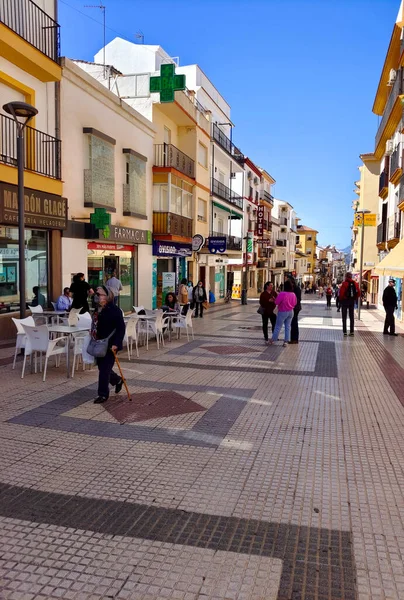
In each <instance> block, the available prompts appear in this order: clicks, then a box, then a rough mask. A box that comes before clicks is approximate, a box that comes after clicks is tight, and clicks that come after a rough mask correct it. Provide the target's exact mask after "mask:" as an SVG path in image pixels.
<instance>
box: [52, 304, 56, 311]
mask: <svg viewBox="0 0 404 600" xmlns="http://www.w3.org/2000/svg"><path fill="white" fill-rule="evenodd" d="M51 304H52V306H53V310H56V302H51Z"/></svg>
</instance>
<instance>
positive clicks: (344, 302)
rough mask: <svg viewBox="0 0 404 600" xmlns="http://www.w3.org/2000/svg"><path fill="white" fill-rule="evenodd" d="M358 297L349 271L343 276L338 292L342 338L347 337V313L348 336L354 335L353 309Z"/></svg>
mask: <svg viewBox="0 0 404 600" xmlns="http://www.w3.org/2000/svg"><path fill="white" fill-rule="evenodd" d="M359 296H360V289H359V285H358V284H357V283H356V281H354V280H353V279H352V273H350V272H349V271H348V272H347V273H346V275H345V281H344V283H343V284H342V285H341V288H340V291H339V300H340V302H341V308H342V330H343V332H344V336H347V335H348V333H347V327H346V325H347V323H346V322H347V316H348V313H349V335H354V319H355V314H354V309H355V303H356V302H357V300H358V298H359Z"/></svg>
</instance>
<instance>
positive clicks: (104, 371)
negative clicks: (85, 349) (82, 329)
mask: <svg viewBox="0 0 404 600" xmlns="http://www.w3.org/2000/svg"><path fill="white" fill-rule="evenodd" d="M94 301H95V303H96V310H95V311H94V314H93V318H92V321H91V337H92V338H93V339H95V340H105V339H107V338H108V350H107V353H106V355H105V356H103V357H102V358H97V359H96V360H97V366H98V396H97V398H96V399H95V400H94V404H102V403H103V402H106V401H107V400H108V398H109V386H110V385H114V386H115V393H116V394H119V392H120V391H121V389H122V385H123V380H122V377H120V376H119V375H118V374H117V373H115V371H114V370H113V367H114V363H115V355H114V352H118V350H122V343H123V338H124V336H125V322H124V320H123V314H122V311H121V309H120V308H119V307H118V306H116V305H115V304H114V294H113V293H112V291H111V290H110V289H109V288H107V286H105V285H102V286H100V287H98V288H97V293H96V295H95V296H94ZM113 351H114V352H113Z"/></svg>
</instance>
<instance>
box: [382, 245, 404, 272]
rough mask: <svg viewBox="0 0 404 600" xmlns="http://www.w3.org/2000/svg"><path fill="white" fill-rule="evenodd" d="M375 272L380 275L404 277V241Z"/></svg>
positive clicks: (391, 251) (385, 258)
mask: <svg viewBox="0 0 404 600" xmlns="http://www.w3.org/2000/svg"><path fill="white" fill-rule="evenodd" d="M375 271H376V272H377V273H379V274H380V275H392V276H394V277H404V240H401V242H399V243H398V244H397V246H396V247H395V248H393V250H390V252H389V253H388V255H387V256H385V257H384V258H383V260H382V261H381V262H380V263H379V264H378V265H377V267H376V268H375Z"/></svg>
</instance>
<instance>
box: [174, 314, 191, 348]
mask: <svg viewBox="0 0 404 600" xmlns="http://www.w3.org/2000/svg"><path fill="white" fill-rule="evenodd" d="M193 316H194V311H193V310H188V312H187V314H186V315H185V316H184V315H180V316H179V317H178V321H176V322H175V323H173V328H174V329H176V330H177V340H178V336H179V337H180V338H181V330H182V329H185V331H186V332H187V339H188V341H189V333H188V327H189V328H190V329H191V332H192V339H193V340H194V339H195V338H194V325H193V322H192V317H193Z"/></svg>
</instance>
